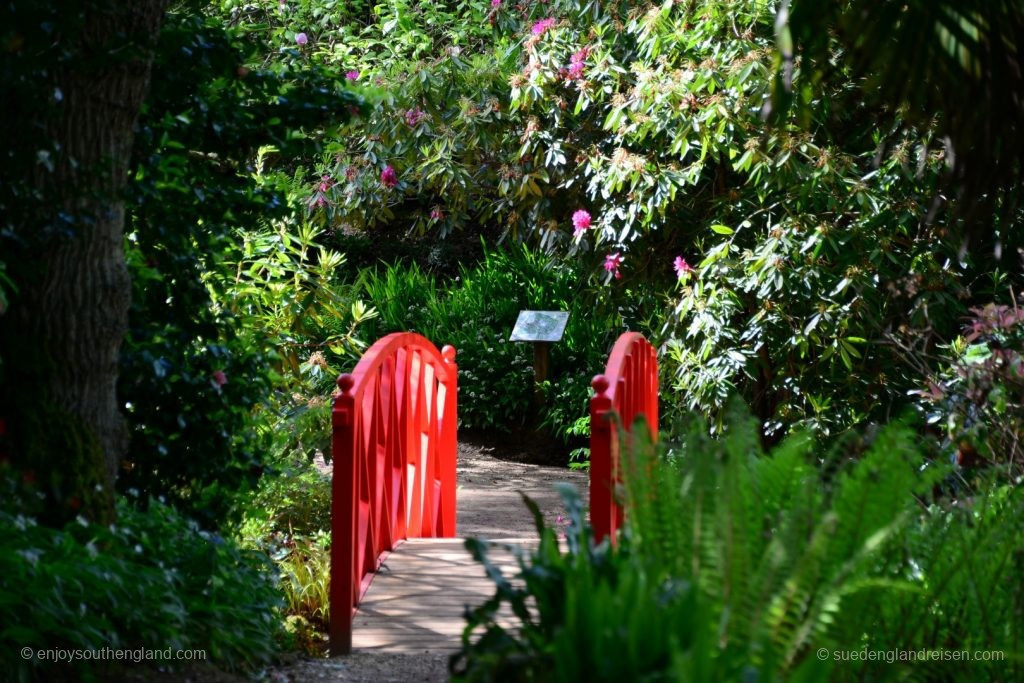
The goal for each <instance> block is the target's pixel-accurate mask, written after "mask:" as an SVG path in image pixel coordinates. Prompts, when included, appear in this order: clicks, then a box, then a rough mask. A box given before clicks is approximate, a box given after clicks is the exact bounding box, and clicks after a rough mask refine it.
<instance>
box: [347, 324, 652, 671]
mask: <svg viewBox="0 0 1024 683" xmlns="http://www.w3.org/2000/svg"><path fill="white" fill-rule="evenodd" d="M593 387H594V391H595V393H594V396H593V398H592V399H591V403H590V414H591V467H590V518H591V523H592V525H593V527H594V531H595V534H596V537H597V539H598V540H601V539H603V538H605V537H611V539H612V542H614V540H615V533H616V530H617V529H618V527H619V525H620V524H621V522H622V510H621V508H619V506H618V504H617V503H616V485H617V483H618V476H619V474H618V472H619V467H618V457H619V438H620V437H619V429H618V427H617V426H616V419H617V420H618V423H619V424H621V425H623V426H625V427H626V429H627V431H626V432H625V433H626V438H628V434H629V432H628V428H629V427H630V426H631V425H632V424H633V420H634V419H635V418H636V417H638V416H641V415H642V416H644V417H645V419H646V420H647V423H648V424H649V425H651V428H652V430H651V431H652V432H653V433H654V434H657V421H658V367H657V360H656V354H655V350H654V348H653V347H652V346H651V345H650V343H648V342H647V340H646V339H644V337H643V336H641V335H639V334H636V333H632V332H627V333H625V334H623V335H622V336H621V337H619V339H618V341H617V342H616V343H615V345H614V347H613V348H612V351H611V355H610V357H609V360H608V364H607V366H606V368H605V371H604V373H603V374H600V375H597V376H596V377H594V380H593ZM338 388H339V394H338V395H337V397H336V399H335V402H334V410H333V414H332V422H333V429H334V439H333V446H332V455H333V462H334V473H333V484H332V488H333V494H332V496H333V503H332V530H331V533H332V541H331V588H330V621H331V624H330V637H331V644H330V649H331V654H332V655H339V654H347V653H350V652H352V651H353V650H356V651H358V650H372V651H377V652H381V651H386V652H420V653H422V652H423V651H437V650H454V649H456V648H457V647H458V644H459V635H460V634H461V631H462V626H463V622H462V613H463V607H464V606H465V605H467V604H471V605H476V604H480V603H481V602H483V601H484V600H486V599H487V598H488V597H490V596H491V595H492V594H493V587H492V584H491V583H490V582H489V581H488V580H487V579H486V578H485V576H484V573H483V569H482V567H480V566H479V565H478V564H476V563H475V562H474V561H473V560H472V558H471V557H470V555H469V553H468V552H467V551H466V550H465V549H464V548H463V543H462V540H461V539H459V538H458V537H457V527H456V510H457V506H456V493H457V492H456V452H457V444H456V426H457V400H456V397H457V393H458V368H457V366H456V363H455V349H453V348H452V347H450V346H446V347H444V348H443V349H442V350H441V351H438V350H437V348H436V347H435V346H434V345H433V344H432V343H431V342H430V341H428V340H427V339H425V338H424V337H422V336H420V335H418V334H414V333H411V332H402V333H396V334H391V335H388V336H387V337H384V338H383V339H381V340H379V341H378V342H377V343H376V344H374V345H373V346H372V347H371V348H370V349H369V350H368V351H367V352H366V354H365V355H364V356H363V358H362V359H361V360H360V361H359V363H358V364H357V365H356V367H355V369H354V370H353V372H352V373H351V374H345V375H342V376H341V377H340V378H339V379H338ZM616 416H617V417H616ZM501 540H503V541H506V542H507V541H516V542H521V543H530V542H531V541H532V540H533V539H528V538H521V539H519V538H514V539H509V538H503V539H501ZM510 568H511V562H510ZM383 569H386V571H382V570H383ZM371 586H372V588H371Z"/></svg>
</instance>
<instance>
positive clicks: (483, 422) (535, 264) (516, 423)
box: [361, 245, 620, 437]
mask: <svg viewBox="0 0 1024 683" xmlns="http://www.w3.org/2000/svg"><path fill="white" fill-rule="evenodd" d="M361 279H362V281H363V287H364V289H365V292H366V295H367V297H368V299H369V300H370V301H371V302H372V303H373V305H374V307H375V308H376V309H377V310H378V311H379V312H380V318H379V319H378V320H375V321H371V322H370V323H368V324H367V325H366V327H365V328H364V329H363V330H362V331H364V332H365V333H366V334H369V335H372V336H373V337H374V338H376V337H380V336H382V335H384V334H387V333H389V332H397V331H405V330H413V331H417V332H420V333H421V334H423V335H424V336H426V337H427V338H429V339H431V340H433V341H434V342H435V343H437V344H438V345H442V344H451V345H452V346H454V347H455V348H456V350H457V352H458V355H457V356H456V361H457V363H458V365H459V395H460V398H461V400H460V402H459V420H460V422H461V424H463V425H464V426H467V427H476V428H482V429H498V430H503V431H509V430H514V429H516V428H519V427H522V426H523V425H527V424H531V423H533V422H534V421H535V423H536V424H539V425H540V426H541V427H542V428H544V429H547V430H549V431H550V432H552V433H553V434H556V435H558V436H563V437H568V436H571V435H578V434H579V433H580V430H577V431H576V432H571V431H570V429H571V428H572V427H573V425H574V424H575V423H576V421H577V420H578V419H579V418H580V417H582V416H583V415H585V414H586V413H587V410H588V398H589V395H590V384H589V378H590V377H592V376H593V375H594V374H595V373H597V372H599V371H600V370H601V368H603V367H604V363H605V361H606V360H607V358H606V356H607V352H608V349H609V348H610V347H611V344H612V342H613V341H614V338H615V334H616V330H617V329H618V328H619V327H620V325H619V322H618V320H619V315H618V313H617V312H616V311H614V310H608V309H607V308H606V307H599V308H596V309H595V308H591V307H588V306H587V304H586V301H587V298H586V297H585V296H584V295H583V289H584V280H583V279H582V274H581V272H580V270H579V269H578V268H576V267H573V266H572V265H568V264H560V263H558V262H556V261H555V260H553V259H551V258H550V257H549V256H546V255H544V254H543V253H542V252H538V251H536V250H532V249H529V248H527V247H526V246H523V245H516V246H512V247H509V248H506V249H498V250H485V254H484V258H483V260H482V261H481V262H480V263H479V264H477V265H475V266H473V267H463V268H462V269H461V270H460V275H459V276H458V277H457V278H456V279H455V281H454V282H449V283H447V287H442V286H439V285H438V284H437V282H436V280H435V279H434V278H433V276H430V275H428V274H426V273H424V272H423V271H421V270H420V269H419V268H418V267H417V266H415V265H408V266H407V265H403V264H395V265H392V266H389V267H387V268H385V269H383V270H381V269H376V270H373V271H366V272H364V273H363V274H362V275H361ZM524 309H533V310H566V311H569V322H568V324H567V326H566V330H565V335H564V337H563V338H562V341H560V342H558V343H557V344H553V345H552V346H551V349H550V353H551V357H550V368H549V377H550V379H549V380H548V381H546V382H545V383H544V384H543V385H542V387H541V390H542V391H543V392H544V395H545V405H544V406H543V407H542V408H541V411H540V414H539V415H533V414H532V413H531V411H532V409H533V408H532V406H533V405H534V380H533V349H532V346H531V345H530V344H527V343H513V342H510V341H508V337H509V334H510V333H511V331H512V328H513V326H514V325H515V321H516V318H517V317H518V315H519V311H520V310H524ZM587 433H589V431H587V432H583V435H585V434H587Z"/></svg>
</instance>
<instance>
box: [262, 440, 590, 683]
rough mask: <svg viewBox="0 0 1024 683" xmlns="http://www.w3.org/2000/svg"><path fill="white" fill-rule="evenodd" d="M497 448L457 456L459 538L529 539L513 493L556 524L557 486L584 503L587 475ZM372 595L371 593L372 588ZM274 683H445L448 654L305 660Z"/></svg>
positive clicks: (463, 449) (526, 519)
mask: <svg viewBox="0 0 1024 683" xmlns="http://www.w3.org/2000/svg"><path fill="white" fill-rule="evenodd" d="M498 448H499V447H498V446H495V445H490V446H488V445H486V444H485V443H484V442H482V441H480V440H474V439H473V438H472V437H470V438H466V439H462V440H460V443H459V455H458V531H459V536H476V537H480V538H488V539H491V540H500V539H512V538H519V539H533V538H536V530H535V527H534V523H533V518H532V517H531V515H530V513H529V510H528V509H527V508H526V506H525V505H524V504H523V501H522V498H521V497H520V496H519V494H518V493H517V491H523V492H524V493H526V494H527V495H528V496H530V497H531V498H532V499H533V500H535V501H536V502H537V504H538V505H539V506H540V509H541V511H542V512H543V514H544V518H545V521H546V522H547V523H548V524H549V525H554V524H555V523H556V520H557V517H558V515H559V514H560V513H561V512H562V504H561V498H560V497H559V495H558V493H557V491H555V489H554V484H555V483H556V482H560V481H564V482H570V483H572V484H573V485H575V486H576V488H577V490H578V491H579V492H580V494H581V495H582V496H583V497H584V499H585V498H586V493H587V475H586V474H585V473H583V472H574V471H571V470H568V469H566V468H563V467H550V466H544V465H537V464H531V463H528V462H518V461H516V460H507V459H506V460H500V459H498V458H496V457H494V455H495V452H496V451H497V449H498ZM502 450H503V451H504V452H503V455H506V456H510V457H513V458H518V459H525V458H527V457H529V456H528V455H526V454H521V453H517V452H515V450H514V449H502ZM370 591H371V593H372V591H373V588H372V587H371V588H370ZM268 678H269V680H271V681H274V682H275V683H277V682H280V683H284V682H285V681H307V680H324V681H347V682H357V681H358V682H365V683H376V682H378V681H396V682H402V683H405V682H407V681H408V682H410V683H413V682H426V681H429V682H435V681H438V682H439V681H447V680H448V654H447V653H432V652H423V653H417V654H399V653H387V652H359V651H358V650H357V651H355V652H353V653H352V654H351V655H349V656H347V657H337V658H334V659H314V658H304V659H300V660H298V661H296V662H294V663H293V664H291V665H289V666H287V667H282V668H278V669H275V670H273V671H271V672H268Z"/></svg>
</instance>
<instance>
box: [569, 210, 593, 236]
mask: <svg viewBox="0 0 1024 683" xmlns="http://www.w3.org/2000/svg"><path fill="white" fill-rule="evenodd" d="M572 227H573V232H572V236H573V237H579V236H580V235H582V234H583V233H584V232H586V231H587V230H589V229H590V214H589V213H587V212H586V211H584V210H583V209H580V210H578V211H577V212H576V213H574V214H573V215H572Z"/></svg>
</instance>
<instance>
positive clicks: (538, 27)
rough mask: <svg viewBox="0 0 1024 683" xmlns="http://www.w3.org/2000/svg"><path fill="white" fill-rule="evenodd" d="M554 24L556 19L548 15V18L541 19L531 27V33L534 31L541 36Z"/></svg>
mask: <svg viewBox="0 0 1024 683" xmlns="http://www.w3.org/2000/svg"><path fill="white" fill-rule="evenodd" d="M554 25H555V20H554V19H553V18H552V17H548V18H547V19H541V20H540V21H538V22H537V23H536V24H534V25H533V28H531V29H530V33H532V34H533V35H535V36H539V35H541V34H542V33H544V32H545V31H547V30H548V29H549V28H551V27H552V26H554Z"/></svg>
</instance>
